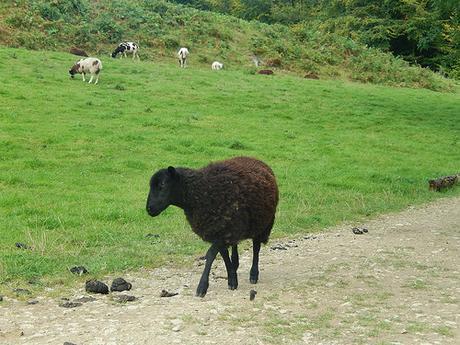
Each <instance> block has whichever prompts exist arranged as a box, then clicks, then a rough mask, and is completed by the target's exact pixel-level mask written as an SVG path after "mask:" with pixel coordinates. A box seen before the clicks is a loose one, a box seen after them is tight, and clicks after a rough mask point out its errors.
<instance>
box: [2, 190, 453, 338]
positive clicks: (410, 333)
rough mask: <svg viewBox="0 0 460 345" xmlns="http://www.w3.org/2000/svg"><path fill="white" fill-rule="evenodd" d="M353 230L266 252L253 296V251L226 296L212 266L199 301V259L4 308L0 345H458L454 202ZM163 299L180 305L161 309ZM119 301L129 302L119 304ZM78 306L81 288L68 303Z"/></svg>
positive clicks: (218, 270)
mask: <svg viewBox="0 0 460 345" xmlns="http://www.w3.org/2000/svg"><path fill="white" fill-rule="evenodd" d="M354 225H357V226H359V227H366V228H367V229H369V232H368V233H365V234H362V235H355V234H353V233H352V231H351V228H352V226H351V225H342V226H340V227H336V228H334V229H330V230H329V231H326V232H324V233H321V234H314V235H309V236H306V237H300V238H295V239H290V240H289V239H286V240H284V241H283V242H273V241H272V242H270V243H269V245H268V246H266V247H264V248H263V249H262V251H261V272H260V280H259V283H258V284H257V285H251V284H249V282H248V277H249V268H250V260H251V255H250V251H246V252H244V253H242V255H241V257H240V268H239V283H240V285H239V288H238V290H235V291H230V290H228V289H227V282H226V280H225V269H224V267H223V262H222V260H217V261H216V264H215V265H216V267H215V269H213V272H214V274H213V275H212V279H211V280H210V287H209V290H208V294H207V295H206V297H205V298H203V299H201V298H197V297H194V291H195V288H196V285H197V283H198V280H199V276H200V274H201V270H202V266H201V265H202V261H200V260H198V259H197V260H196V261H195V263H194V266H193V268H192V269H191V270H177V269H169V268H162V269H157V270H154V271H140V272H134V273H132V274H127V275H125V276H124V278H125V279H126V280H128V281H129V282H131V283H132V285H133V289H132V290H131V291H129V292H126V293H125V292H123V293H112V294H110V295H104V296H103V295H93V297H95V298H96V300H95V301H88V302H84V301H83V302H80V303H81V305H80V306H77V307H75V308H63V307H60V306H59V304H60V303H62V302H63V301H61V300H59V299H52V298H49V297H42V298H40V297H38V298H36V300H37V301H38V303H37V304H33V305H28V304H26V302H24V301H17V300H13V299H10V298H6V297H5V298H4V300H3V302H0V343H1V344H8V345H9V344H28V345H31V344H63V343H64V342H66V341H68V342H71V343H74V344H77V345H90V344H98V345H99V344H100V345H102V344H103V345H110V344H114V345H115V344H123V345H128V344H135V345H141V344H155V345H158V344H194V345H196V344H228V343H235V344H242V345H251V344H330V345H336V344H337V345H338V344H344V345H345V344H425V345H428V344H460V331H459V321H460V301H459V298H460V274H459V271H460V268H459V267H460V198H451V199H442V200H439V201H437V202H436V203H433V204H429V205H426V206H422V207H418V208H410V209H408V210H405V211H403V212H401V213H396V214H390V215H385V216H381V217H379V218H378V219H375V220H372V221H369V222H367V223H365V224H354ZM354 225H353V226H354ZM273 247H277V248H278V249H272V248H273ZM113 278H115V277H107V278H106V279H104V281H105V282H107V283H109V282H110V281H111V280H112V279H113ZM163 289H166V290H168V291H170V292H178V293H179V294H178V295H177V296H174V297H163V298H162V297H160V294H161V291H162V290H163ZM251 289H255V290H257V295H256V297H255V299H254V300H253V301H250V300H249V293H250V290H251ZM123 294H129V295H134V296H136V297H137V300H135V301H132V302H125V303H119V302H117V301H116V296H119V295H123ZM82 296H87V295H86V294H85V292H84V290H83V288H82V289H81V290H79V291H75V293H74V295H72V296H67V297H69V298H70V301H74V300H75V299H77V298H80V297H82Z"/></svg>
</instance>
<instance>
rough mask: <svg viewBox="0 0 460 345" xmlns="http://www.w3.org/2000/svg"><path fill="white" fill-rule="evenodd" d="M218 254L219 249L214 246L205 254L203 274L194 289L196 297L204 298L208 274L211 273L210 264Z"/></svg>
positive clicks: (207, 284)
mask: <svg viewBox="0 0 460 345" xmlns="http://www.w3.org/2000/svg"><path fill="white" fill-rule="evenodd" d="M218 252H219V247H218V246H217V245H216V244H212V245H211V247H209V249H208V251H207V252H206V265H205V266H204V270H203V274H202V275H201V279H200V282H199V284H198V287H197V289H196V295H197V296H198V297H204V296H205V295H206V292H207V291H208V287H209V272H210V271H211V266H212V263H213V262H214V259H215V258H216V255H217V253H218Z"/></svg>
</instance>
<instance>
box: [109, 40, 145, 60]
mask: <svg viewBox="0 0 460 345" xmlns="http://www.w3.org/2000/svg"><path fill="white" fill-rule="evenodd" d="M126 53H129V54H133V60H134V59H135V58H136V57H137V59H138V60H140V59H141V58H140V57H139V45H137V44H136V43H134V42H122V43H120V44H119V45H118V47H117V48H116V49H115V50H114V51H113V53H112V57H113V58H116V57H117V55H118V54H120V56H121V57H123V56H124V57H127V55H126Z"/></svg>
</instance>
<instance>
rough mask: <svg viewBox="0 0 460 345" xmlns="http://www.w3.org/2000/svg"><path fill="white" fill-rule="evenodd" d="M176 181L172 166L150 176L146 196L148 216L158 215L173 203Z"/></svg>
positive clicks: (174, 170)
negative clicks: (148, 189)
mask: <svg viewBox="0 0 460 345" xmlns="http://www.w3.org/2000/svg"><path fill="white" fill-rule="evenodd" d="M176 181H177V173H176V169H174V168H173V167H169V168H168V169H162V170H159V171H158V172H156V173H155V174H154V175H153V176H152V178H151V179H150V191H149V195H148V197H147V213H148V214H149V215H150V216H152V217H156V216H158V215H159V214H160V213H161V212H163V211H164V210H165V209H166V208H167V207H168V206H169V205H171V204H172V203H173V195H174V187H175V185H176Z"/></svg>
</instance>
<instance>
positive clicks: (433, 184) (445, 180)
mask: <svg viewBox="0 0 460 345" xmlns="http://www.w3.org/2000/svg"><path fill="white" fill-rule="evenodd" d="M459 182H460V174H457V175H450V176H444V177H440V178H437V179H433V180H429V181H428V185H429V189H430V190H434V191H436V192H440V191H442V190H443V189H446V188H450V187H453V186H454V185H455V184H457V183H459Z"/></svg>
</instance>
